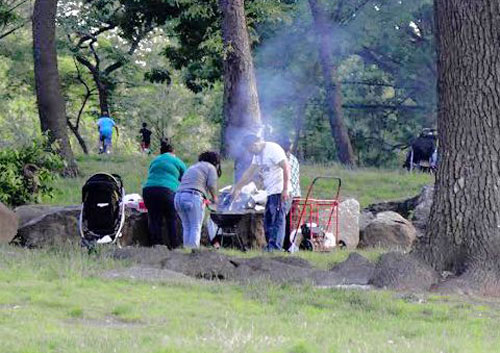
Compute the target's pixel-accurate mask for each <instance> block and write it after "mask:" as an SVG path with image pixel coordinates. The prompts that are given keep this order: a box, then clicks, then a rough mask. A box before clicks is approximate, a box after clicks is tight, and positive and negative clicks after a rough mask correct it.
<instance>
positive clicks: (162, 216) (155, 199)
mask: <svg viewBox="0 0 500 353" xmlns="http://www.w3.org/2000/svg"><path fill="white" fill-rule="evenodd" d="M160 153H161V154H160V155H159V156H158V157H156V158H155V159H153V161H152V162H151V164H150V165H149V171H148V179H147V180H146V183H145V184H144V188H143V189H142V197H143V198H144V203H145V204H146V208H147V209H148V227H149V234H150V236H151V239H150V240H151V245H157V244H163V239H164V237H163V224H164V221H165V222H166V225H167V231H168V236H167V237H166V240H167V241H166V245H167V246H168V248H169V249H175V248H177V247H179V245H180V244H179V243H180V242H179V238H178V236H177V214H176V212H175V206H174V196H175V192H176V191H177V188H178V187H179V184H180V180H181V178H182V176H183V175H184V172H185V171H186V165H185V164H184V162H182V161H181V160H180V159H179V158H177V157H176V156H175V155H174V149H173V147H172V145H171V144H170V143H168V142H167V141H162V143H161V147H160Z"/></svg>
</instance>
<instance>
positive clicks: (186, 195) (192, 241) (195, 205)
mask: <svg viewBox="0 0 500 353" xmlns="http://www.w3.org/2000/svg"><path fill="white" fill-rule="evenodd" d="M174 203H175V209H176V211H177V213H178V214H179V217H180V218H181V221H182V239H183V242H184V247H185V248H198V247H200V238H201V225H202V223H203V213H204V212H205V205H204V204H203V196H202V195H201V194H200V193H198V192H196V191H179V192H177V193H176V194H175V201H174Z"/></svg>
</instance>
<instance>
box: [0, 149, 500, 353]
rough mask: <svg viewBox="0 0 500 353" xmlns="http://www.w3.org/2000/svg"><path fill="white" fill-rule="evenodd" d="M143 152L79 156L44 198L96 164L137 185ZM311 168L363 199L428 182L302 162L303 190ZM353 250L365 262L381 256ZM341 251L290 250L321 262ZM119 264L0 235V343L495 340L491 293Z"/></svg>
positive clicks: (300, 347) (102, 347)
mask: <svg viewBox="0 0 500 353" xmlns="http://www.w3.org/2000/svg"><path fill="white" fill-rule="evenodd" d="M149 162H150V158H148V157H145V156H137V157H134V158H131V157H122V156H111V157H108V156H90V157H80V158H79V166H80V170H81V171H82V173H83V175H82V177H80V178H77V179H64V180H63V179H59V180H58V181H57V183H56V185H55V187H56V190H57V192H56V195H55V197H54V198H53V199H46V200H44V201H45V202H46V203H52V204H77V203H79V202H80V195H81V193H80V189H81V186H82V185H83V183H84V181H85V180H86V179H87V178H88V177H89V175H91V174H93V173H95V172H98V171H106V172H112V173H118V174H120V175H122V176H123V178H124V181H125V186H126V189H127V192H129V193H130V192H140V190H141V183H142V182H144V180H145V178H146V174H147V166H148V164H149ZM231 174H232V172H231V167H230V165H229V163H226V164H225V165H224V176H223V178H222V180H221V185H227V184H229V183H230V180H231ZM317 175H335V176H339V177H341V178H342V180H343V183H344V184H343V185H344V186H343V189H342V195H343V197H344V198H346V197H348V196H351V197H355V198H357V199H358V200H360V202H361V204H362V206H366V205H367V204H369V203H371V202H375V201H382V200H389V199H398V198H404V197H408V196H413V195H415V194H417V193H418V192H419V190H420V188H421V187H422V186H423V185H425V184H427V183H430V182H431V181H432V180H431V177H430V176H428V175H423V174H407V173H404V172H400V171H386V170H376V169H357V170H345V169H342V168H340V167H338V166H319V165H311V166H310V165H303V166H302V186H303V188H304V192H305V187H306V186H307V185H308V183H309V182H310V181H311V180H312V178H313V177H315V176H317ZM334 191H335V190H334V186H333V184H332V183H328V182H327V183H321V184H319V185H318V193H319V194H320V195H321V196H323V197H329V195H332V194H333V193H334ZM225 252H226V253H228V254H232V255H236V254H237V255H238V256H242V254H241V253H240V252H236V251H225ZM361 253H362V254H363V255H364V256H366V257H368V258H370V259H371V260H373V261H375V260H376V259H377V258H378V256H379V255H380V251H369V252H361ZM257 254H258V255H261V253H260V252H250V253H248V254H245V255H244V256H255V255H257ZM348 254H349V252H347V251H340V250H338V251H334V252H332V253H328V254H325V253H310V252H301V253H299V254H298V255H295V256H301V257H303V258H305V259H307V260H309V261H310V262H311V263H313V264H314V265H316V266H318V267H320V268H323V269H328V268H329V267H331V266H332V264H335V263H338V262H340V261H343V260H344V259H345V258H346V257H347V256H348ZM267 256H273V255H267ZM290 256H291V255H290ZM129 266H131V264H129V263H127V262H124V261H118V260H112V259H109V258H105V257H98V256H96V255H92V256H89V255H88V254H87V253H86V252H83V251H82V250H80V249H66V250H62V249H59V250H27V249H20V248H13V247H9V246H3V247H2V246H0V339H1V344H0V352H6V353H7V352H8V353H16V352H19V353H21V352H22V353H28V352H29V353H37V352H65V353H67V352H68V353H72V352H82V353H83V352H85V353H87V352H99V353H100V352H121V353H122V352H131V353H132V352H133V353H140V352H148V353H150V352H153V353H167V352H168V353H171V352H283V353H285V352H286V353H292V352H293V353H305V352H329V353H330V352H363V353H364V352H381V353H386V352H398V353H399V352H425V353H428V352H436V353H440V352H497V351H498V347H499V346H500V330H498V325H499V324H500V305H499V304H500V303H498V302H494V301H490V302H486V301H484V300H481V301H478V300H473V299H464V298H456V297H444V296H436V295H403V294H401V293H394V292H387V291H354V290H341V289H320V288H314V287H312V286H307V285H302V286H296V285H275V284H273V283H268V282H257V283H253V284H248V285H241V284H234V283H227V282H206V281H199V280H194V279H184V278H177V279H173V278H172V279H165V280H162V281H158V280H156V281H152V280H151V281H145V280H131V279H129V280H125V279H116V278H115V279H107V278H104V277H103V276H102V273H103V272H106V271H109V270H112V269H113V271H116V270H119V269H123V268H127V267H129Z"/></svg>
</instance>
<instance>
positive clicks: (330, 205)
mask: <svg viewBox="0 0 500 353" xmlns="http://www.w3.org/2000/svg"><path fill="white" fill-rule="evenodd" d="M319 180H336V181H337V191H336V193H335V194H334V196H333V199H320V198H314V197H312V192H313V189H314V186H315V185H316V183H317V182H318V181H319ZM341 187H342V180H341V179H340V178H338V177H330V176H319V177H316V178H314V179H313V181H312V183H311V184H310V185H309V188H308V190H307V194H306V198H305V199H304V198H295V199H294V200H293V202H292V208H291V211H290V229H291V234H290V242H291V248H294V249H297V247H299V248H301V249H304V250H311V251H330V250H332V249H333V247H335V246H336V245H338V244H339V240H340V239H339V217H338V216H339V197H340V188H341Z"/></svg>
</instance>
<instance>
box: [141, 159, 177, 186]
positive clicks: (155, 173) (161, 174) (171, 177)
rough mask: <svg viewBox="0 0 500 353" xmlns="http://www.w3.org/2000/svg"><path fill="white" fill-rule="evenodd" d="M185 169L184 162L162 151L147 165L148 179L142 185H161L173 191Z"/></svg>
mask: <svg viewBox="0 0 500 353" xmlns="http://www.w3.org/2000/svg"><path fill="white" fill-rule="evenodd" d="M185 171H186V165H185V164H184V162H182V161H181V160H180V159H179V158H177V157H175V156H173V155H171V154H170V153H164V154H162V155H160V156H158V157H156V158H155V159H153V161H152V162H151V164H150V165H149V172H148V180H146V184H144V187H145V188H147V187H158V186H161V187H165V188H168V189H170V190H172V191H174V192H175V191H176V190H177V187H178V186H179V183H180V180H181V178H182V175H183V174H184V172H185Z"/></svg>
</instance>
